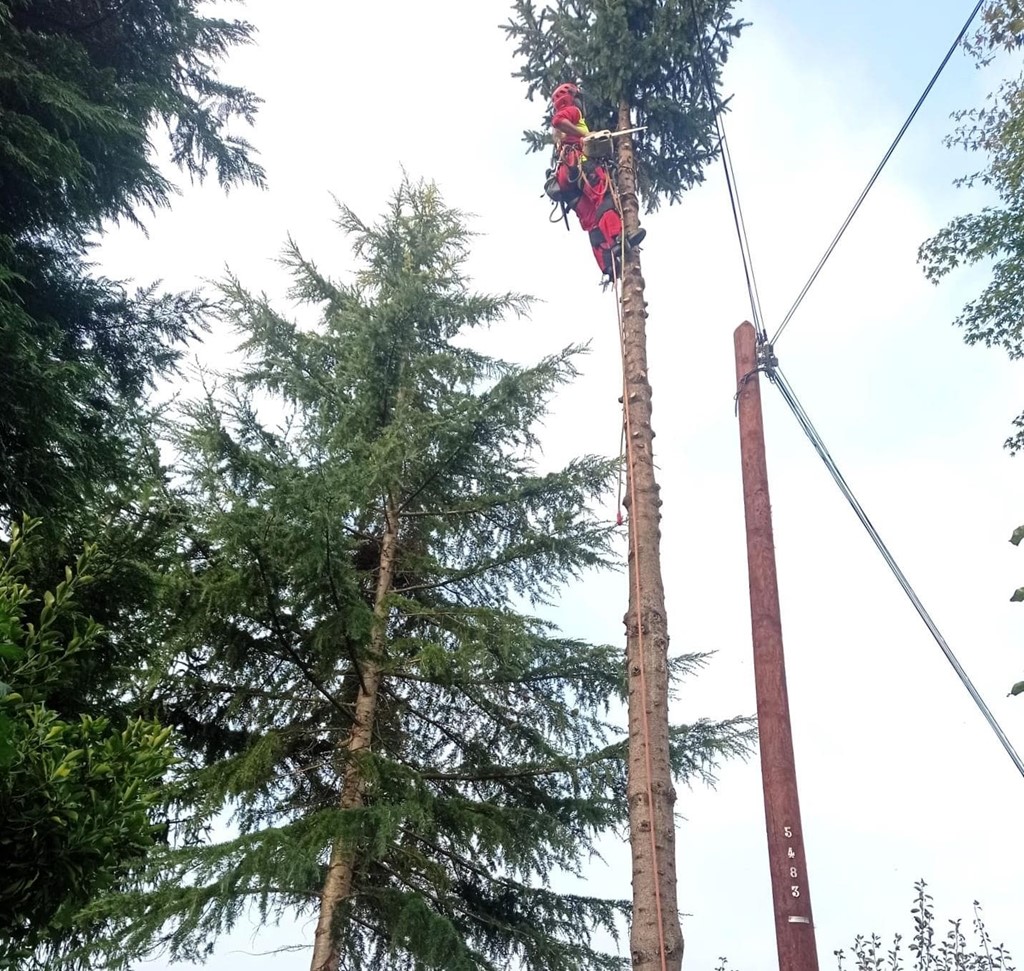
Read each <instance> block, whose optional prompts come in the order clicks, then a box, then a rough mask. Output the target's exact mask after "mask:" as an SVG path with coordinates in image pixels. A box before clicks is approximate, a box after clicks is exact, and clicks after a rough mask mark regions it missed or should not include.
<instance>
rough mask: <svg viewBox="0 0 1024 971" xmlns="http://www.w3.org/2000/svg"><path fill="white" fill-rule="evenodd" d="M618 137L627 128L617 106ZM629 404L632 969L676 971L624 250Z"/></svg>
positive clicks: (668, 805) (649, 487) (632, 177)
mask: <svg viewBox="0 0 1024 971" xmlns="http://www.w3.org/2000/svg"><path fill="white" fill-rule="evenodd" d="M618 127H619V129H624V128H630V127H632V123H631V121H630V111H629V106H628V105H627V104H626V103H624V102H623V103H622V104H620V105H619V117H618ZM616 141H617V143H618V146H617V151H618V167H619V174H618V188H619V199H620V203H621V206H622V216H623V230H624V232H625V234H626V235H627V236H630V235H632V234H633V233H635V232H636V230H637V229H638V227H639V225H640V217H639V205H638V202H637V196H636V168H635V164H634V156H633V139H632V137H631V136H628V135H627V136H624V137H622V138H619V139H616ZM622 277H623V279H622V326H623V335H622V355H623V362H622V363H623V386H624V388H623V403H624V405H625V407H626V409H627V417H628V428H627V433H626V450H627V451H626V455H627V460H628V477H629V478H628V483H629V495H628V497H627V503H628V505H627V509H628V510H629V611H628V613H627V614H626V617H625V624H626V663H627V669H628V674H629V783H628V790H627V791H628V797H629V831H630V843H631V846H632V855H633V921H632V926H631V928H630V940H629V943H630V953H631V955H632V960H633V968H634V971H662V967H663V963H662V956H663V952H664V968H665V969H667V971H679V969H680V968H681V967H682V963H683V935H682V930H681V928H680V926H679V908H678V904H677V900H676V835H675V814H674V805H675V798H676V793H675V789H674V787H673V785H672V772H671V767H670V764H669V735H668V619H667V616H666V612H665V588H664V585H663V583H662V579H661V529H660V526H659V523H660V520H661V513H660V511H659V507H660V506H661V499H660V498H659V495H658V491H659V489H658V484H657V482H656V481H655V478H654V449H653V440H654V431H653V429H652V428H651V386H650V383H649V382H648V380H647V330H646V328H647V312H646V304H645V302H644V278H643V276H642V274H641V271H640V256H639V253H637V252H634V251H631V250H627V252H626V259H625V264H624V266H623V273H622Z"/></svg>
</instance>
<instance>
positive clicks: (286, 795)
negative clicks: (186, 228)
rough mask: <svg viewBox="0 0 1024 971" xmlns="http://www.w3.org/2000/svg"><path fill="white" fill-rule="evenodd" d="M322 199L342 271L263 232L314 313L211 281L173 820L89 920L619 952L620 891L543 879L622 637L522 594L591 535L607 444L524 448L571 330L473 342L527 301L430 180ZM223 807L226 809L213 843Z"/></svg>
mask: <svg viewBox="0 0 1024 971" xmlns="http://www.w3.org/2000/svg"><path fill="white" fill-rule="evenodd" d="M340 225H341V227H342V228H343V229H344V230H345V231H346V232H347V233H348V234H350V235H351V237H352V239H353V240H354V251H355V253H356V254H357V255H358V257H359V258H360V261H361V269H360V270H359V272H358V274H356V275H355V277H354V278H353V279H352V280H351V282H348V283H343V282H339V281H337V280H334V279H331V278H329V277H328V276H327V275H325V274H324V273H322V272H321V271H320V270H319V269H318V268H317V267H316V266H314V265H313V264H312V263H310V262H309V261H308V260H306V259H305V258H304V257H303V256H302V255H301V253H300V252H299V251H298V249H296V247H295V246H294V244H292V245H289V247H288V249H287V251H286V255H285V257H284V261H285V263H286V264H287V266H288V268H289V269H290V271H291V274H292V279H293V290H292V293H293V295H294V296H295V297H296V298H298V300H299V301H300V302H301V303H302V304H305V305H306V306H307V308H310V307H311V308H316V311H317V312H318V315H319V323H318V325H316V326H313V327H309V326H306V327H299V326H297V325H296V324H295V323H294V322H292V321H291V320H289V319H287V318H286V317H285V316H283V315H282V314H280V313H279V312H278V311H276V310H275V309H274V308H273V307H272V306H271V304H270V303H269V302H268V300H267V299H266V298H265V297H261V296H256V295H253V294H251V293H249V292H248V291H247V290H245V289H244V288H243V287H242V285H241V284H240V283H239V282H238V281H234V280H232V281H230V282H229V283H228V284H227V286H226V288H225V292H224V304H223V307H224V313H225V315H226V317H227V319H228V320H229V321H230V322H232V323H233V324H235V325H236V326H237V327H238V328H239V329H240V332H241V333H243V334H244V337H245V343H244V347H245V350H246V352H247V355H248V357H247V363H246V365H245V367H244V368H243V369H242V370H241V372H240V373H238V374H237V375H235V376H234V377H230V378H224V379H223V380H222V382H221V383H220V384H219V385H218V386H217V387H213V388H210V389H209V393H208V395H207V397H206V398H205V399H204V400H203V401H201V402H200V403H198V404H197V405H195V406H194V408H192V410H191V412H190V417H189V420H188V421H187V422H186V423H185V427H184V431H183V434H184V436H185V437H184V439H183V442H182V443H181V444H182V452H183V455H184V456H185V457H186V462H187V468H186V469H185V474H186V477H187V482H188V497H187V498H188V502H189V506H190V514H189V516H188V519H187V523H188V527H187V531H188V540H187V546H188V551H189V557H188V558H189V570H188V572H187V573H186V574H183V575H182V576H180V577H179V578H178V579H177V580H176V584H177V585H178V589H179V600H178V602H177V603H175V604H173V605H171V606H172V608H173V610H174V612H175V613H176V614H177V615H178V616H179V617H180V618H181V623H180V627H179V629H178V631H177V634H176V637H175V638H174V641H173V644H172V648H173V649H172V650H171V653H170V655H169V658H168V662H167V665H166V669H165V671H164V672H163V677H162V678H161V679H160V684H159V687H158V688H157V691H156V694H155V696H154V704H155V709H154V710H155V713H157V714H159V715H160V717H161V718H162V719H163V720H164V721H165V723H166V724H170V725H174V726H175V727H176V728H177V737H178V738H179V739H180V740H181V741H182V743H183V744H184V745H185V746H186V747H187V750H188V752H189V753H190V754H189V756H188V762H189V771H187V772H185V774H184V775H183V777H182V780H181V783H180V789H179V798H180V800H181V802H182V804H183V805H184V806H186V807H193V808H192V812H193V814H194V818H193V822H192V823H191V824H190V826H189V827H186V829H185V831H184V832H182V833H179V834H178V836H177V840H178V846H177V848H175V849H170V850H169V851H168V853H167V854H166V856H165V857H164V858H163V859H157V860H155V861H154V862H153V867H154V873H153V874H152V875H151V878H150V879H151V880H153V881H155V886H152V885H149V886H147V885H143V886H141V887H140V889H139V891H138V893H137V894H135V895H133V896H128V897H122V898H119V899H118V898H114V899H111V900H108V901H104V902H101V903H100V904H98V905H97V908H96V910H95V916H97V917H101V916H105V917H106V918H107V919H109V920H111V921H112V926H113V928H114V933H113V935H112V936H113V937H114V939H115V941H114V946H113V950H114V951H117V952H118V953H120V954H121V956H122V957H125V956H126V955H127V956H131V955H133V954H138V953H140V952H144V951H145V949H146V948H147V947H148V946H150V945H151V944H153V942H154V941H159V942H160V943H161V944H162V945H163V946H165V947H166V948H167V949H168V951H169V954H170V956H171V957H172V958H195V957H199V956H202V955H204V954H205V953H207V948H208V947H210V946H211V945H212V942H213V940H214V939H215V938H216V936H217V935H218V934H219V933H220V932H222V931H223V930H225V929H226V928H229V927H230V926H231V925H232V924H233V922H234V921H235V920H236V919H237V917H238V916H239V914H240V913H242V912H243V911H244V910H245V908H246V907H247V905H249V904H250V903H251V904H253V905H255V907H256V908H257V909H258V912H259V913H260V914H261V915H262V917H263V919H265V920H270V919H273V918H274V917H277V916H280V915H281V914H283V913H290V914H294V913H299V914H312V915H315V916H316V917H317V925H316V931H315V935H314V941H313V954H312V964H311V966H312V968H313V969H315V971H336V969H338V968H341V967H343V968H351V969H356V968H385V967H386V968H389V969H396V971H398V969H406V968H408V969H431V968H434V969H451V971H484V969H499V968H501V969H504V968H510V967H521V968H524V969H537V971H540V969H551V971H554V969H557V971H572V969H580V971H582V969H588V971H599V969H612V968H616V969H618V968H621V967H622V962H621V960H620V959H619V958H617V957H614V956H610V955H607V954H603V953H601V952H600V951H598V950H597V949H595V948H594V947H593V946H592V945H591V940H590V939H591V934H592V933H593V931H594V930H595V929H596V928H605V929H606V930H609V931H612V932H614V928H615V924H616V919H617V918H618V917H619V916H620V915H622V914H623V908H624V906H625V905H624V903H623V902H621V901H617V900H607V899H603V897H602V896H600V895H597V894H594V895H586V896H580V895H573V894H567V893H559V892H556V891H555V890H553V889H551V887H550V886H549V878H550V876H551V875H552V874H553V873H554V872H556V871H558V870H560V869H567V870H570V871H572V870H575V869H576V868H577V866H578V865H579V864H580V863H581V862H582V861H584V860H586V859H587V857H588V855H589V854H590V853H591V851H592V849H593V847H594V840H595V838H596V837H597V836H598V835H599V834H601V833H604V832H606V831H608V830H609V829H610V828H613V827H616V826H622V825H624V824H625V820H626V812H627V810H626V793H625V745H624V739H623V738H622V737H621V734H620V733H619V732H618V731H616V730H615V729H614V727H613V726H612V725H610V724H609V723H608V721H607V708H608V706H609V704H610V703H611V702H613V701H615V700H617V699H620V698H621V697H622V693H623V690H624V681H625V679H624V676H623V672H622V664H621V658H620V656H619V652H618V651H617V650H615V649H613V648H610V647H606V646H600V645H593V644H589V643H585V642H582V641H579V640H576V639H573V638H569V637H565V636H562V635H561V634H560V633H559V632H558V631H557V630H556V629H555V628H553V627H552V626H551V625H550V624H549V623H545V622H544V621H542V620H540V619H538V618H537V617H535V616H531V615H530V614H529V613H526V612H524V610H525V609H526V608H528V607H529V606H530V605H538V604H541V603H544V602H550V601H553V600H554V599H555V598H556V597H557V592H558V590H559V587H560V586H561V585H562V584H563V583H564V582H565V581H567V580H568V579H570V578H573V577H576V576H579V575H580V574H581V573H582V572H583V571H585V570H588V569H591V568H597V567H601V566H603V565H605V564H606V563H607V562H608V560H609V551H608V541H609V532H608V527H607V526H606V525H604V524H602V523H600V522H598V521H597V520H596V519H595V518H594V517H593V516H592V515H591V513H590V511H589V506H590V504H591V503H592V502H593V501H594V500H595V499H596V498H597V497H598V496H599V495H600V494H602V493H603V491H604V490H605V489H606V487H607V486H608V484H609V480H610V476H612V475H613V466H612V464H611V463H609V462H608V461H606V460H602V459H597V458H594V457H583V458H580V459H577V460H575V461H573V462H571V463H570V464H568V465H567V466H566V467H565V468H562V469H559V470H556V471H548V472H542V471H540V470H539V469H538V468H537V466H536V457H535V446H536V444H537V442H536V437H535V435H536V426H537V422H538V420H539V419H540V418H541V417H542V416H543V414H544V412H545V407H546V402H547V400H548V398H549V397H550V395H551V394H552V393H553V392H554V391H555V389H556V388H557V387H558V386H559V385H561V384H562V383H563V382H564V381H566V380H568V379H569V378H570V377H572V375H573V373H574V365H573V360H574V358H575V356H576V355H577V353H578V349H577V348H568V349H566V350H565V351H564V352H562V353H559V354H556V355H554V356H552V357H549V358H545V359H544V360H542V361H540V362H538V363H537V364H535V365H533V366H528V367H521V366H516V365H512V364H510V363H507V362H504V361H501V360H497V359H494V358H491V357H487V356H484V355H482V354H480V353H477V352H475V351H473V350H472V349H470V348H469V346H468V343H469V337H470V336H471V332H472V330H473V329H474V328H478V327H481V326H484V325H486V324H489V323H491V322H495V321H498V320H499V319H501V318H503V317H505V316H506V315H509V314H520V313H522V312H523V311H524V310H525V309H526V307H527V305H528V301H527V300H526V299H524V298H523V297H521V296H518V295H516V294H500V295H487V294H479V293H474V292H473V291H471V290H470V288H469V285H468V281H467V279H466V277H465V271H464V268H463V262H464V260H465V258H466V254H467V246H468V241H469V233H468V232H467V230H466V228H465V226H464V223H463V219H462V216H461V215H460V214H459V213H458V212H455V211H452V210H450V209H448V208H446V207H445V205H444V204H443V202H442V200H441V199H440V198H439V195H438V193H437V190H436V189H435V188H434V187H432V186H429V185H422V184H410V183H408V182H406V183H403V185H402V186H401V187H400V189H399V190H398V191H397V193H396V194H395V196H394V197H393V199H392V201H391V203H390V206H389V208H388V210H387V212H386V214H385V217H384V219H383V220H382V221H381V222H380V223H379V224H376V225H367V224H365V223H363V222H362V221H361V220H360V219H359V218H358V217H357V216H356V214H355V213H354V212H352V211H351V210H349V209H342V211H341V217H340ZM698 662H699V659H698V658H694V657H690V658H685V659H682V660H680V661H679V662H678V663H677V668H678V670H679V671H680V672H682V671H684V670H685V669H687V668H691V667H693V666H694V665H695V664H697V663H698ZM747 742H748V726H747V725H746V724H745V723H743V722H725V723H720V724H719V723H709V722H699V723H697V724H695V725H693V726H689V727H686V728H679V729H677V730H676V731H675V732H674V733H673V736H672V739H671V745H670V755H671V759H672V762H673V766H674V768H675V770H676V771H677V772H679V773H681V774H682V775H683V776H686V775H692V776H696V777H700V776H702V775H707V774H708V773H709V772H711V771H712V769H713V767H714V765H715V764H716V763H717V761H718V759H719V758H721V757H723V756H727V755H730V754H734V753H737V752H741V751H743V750H745V747H746V745H747ZM225 811H230V812H231V819H232V824H233V826H234V828H235V832H236V835H235V836H234V837H233V838H228V839H223V840H220V841H216V840H214V841H211V840H210V839H209V838H208V837H209V834H208V833H205V834H204V831H203V827H204V826H205V825H206V824H208V823H210V822H211V821H212V820H214V819H215V818H217V817H218V815H219V814H221V813H223V812H225ZM184 813H185V810H184V809H183V810H181V811H179V813H178V815H182V814H184ZM107 961H108V965H110V966H113V963H112V962H113V957H112V956H111V954H108V957H107ZM114 963H116V962H114Z"/></svg>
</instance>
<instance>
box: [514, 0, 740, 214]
mask: <svg viewBox="0 0 1024 971" xmlns="http://www.w3.org/2000/svg"><path fill="white" fill-rule="evenodd" d="M734 5H735V4H734V0H614V2H610V3H606V2H593V0H583V2H580V0H555V2H554V3H543V4H537V3H535V2H534V0H516V2H515V5H514V8H513V9H514V13H513V16H512V17H511V18H510V19H509V22H508V23H507V24H506V25H505V27H504V30H505V33H506V35H507V36H508V37H509V39H510V40H511V41H512V42H513V43H514V44H515V45H516V54H517V55H518V56H519V58H520V63H521V66H520V68H519V69H518V71H516V73H515V76H516V77H520V78H522V79H523V80H524V81H525V82H526V83H527V96H528V97H529V98H531V99H532V98H533V96H534V95H536V94H539V95H540V96H541V97H542V98H543V99H544V100H545V101H547V100H548V99H549V98H550V97H551V92H552V91H553V90H554V89H555V88H556V87H557V86H558V85H559V84H560V83H562V82H564V81H574V82H577V83H579V84H580V85H581V86H582V89H583V92H584V99H585V101H586V108H587V110H586V115H587V121H588V123H589V125H590V128H591V130H596V129H600V128H610V129H613V130H614V129H616V128H619V127H621V126H620V125H619V107H620V105H622V104H623V103H625V104H626V105H628V106H629V110H630V112H631V114H632V124H633V125H636V126H639V127H643V128H644V129H645V130H644V131H640V132H637V133H636V135H635V136H634V142H635V146H636V186H637V192H638V194H639V196H640V199H641V201H642V202H643V203H644V205H645V207H646V208H647V210H648V211H650V210H653V209H656V208H657V207H658V205H659V204H660V202H661V201H662V200H663V199H666V198H667V199H668V200H669V201H670V202H679V201H680V200H681V199H682V195H683V193H684V192H685V191H686V190H687V189H689V188H690V187H692V186H693V185H696V184H698V183H700V182H702V181H703V178H704V169H705V167H706V165H707V163H708V162H709V161H711V160H713V159H714V158H716V157H717V154H718V142H717V137H716V130H715V117H716V115H717V114H718V112H719V111H720V110H722V108H723V104H722V103H721V101H720V99H719V98H718V97H717V95H715V96H714V101H711V100H710V99H709V89H710V90H711V91H715V92H717V90H718V86H719V82H720V78H721V70H722V67H723V66H724V64H725V62H726V58H727V57H728V55H729V51H730V48H731V45H732V42H733V41H734V40H735V39H736V38H737V37H738V36H739V34H740V31H741V30H742V29H743V27H744V26H745V23H744V22H743V21H742V20H738V19H736V18H734V16H733V12H732V11H733V7H734ZM524 134H525V138H526V140H527V143H528V144H529V145H530V147H531V148H532V149H534V150H540V149H543V148H545V147H546V146H547V145H549V144H550V138H549V136H548V134H547V132H546V131H533V132H526V133H524Z"/></svg>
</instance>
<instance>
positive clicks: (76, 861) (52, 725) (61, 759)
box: [0, 522, 171, 967]
mask: <svg viewBox="0 0 1024 971" xmlns="http://www.w3.org/2000/svg"><path fill="white" fill-rule="evenodd" d="M32 528H33V524H32V523H31V522H29V523H28V524H27V527H26V528H24V529H22V528H20V527H15V528H14V530H13V532H12V537H11V540H10V543H9V544H8V547H9V549H8V553H7V554H6V555H5V556H4V557H3V558H0V819H2V820H3V825H2V827H0V859H2V860H3V879H2V880H0V966H2V967H9V966H12V965H15V964H16V963H17V961H18V960H19V959H24V958H27V957H28V955H29V954H31V952H32V950H33V949H34V948H35V947H37V946H39V945H40V944H42V945H43V946H44V948H45V947H46V946H51V947H52V946H56V945H57V944H58V943H59V942H60V941H61V940H62V939H63V937H64V935H66V934H67V933H68V931H69V929H70V927H71V922H72V918H73V915H74V914H75V913H76V912H77V911H78V909H79V908H81V907H82V906H83V905H85V904H86V903H88V902H89V900H90V899H92V898H93V897H94V896H96V895H97V894H99V893H101V892H103V891H106V890H109V889H110V887H111V886H112V885H113V884H114V883H115V881H116V880H117V879H118V878H119V877H121V876H122V875H123V873H124V872H125V870H126V869H127V867H128V866H129V865H130V864H132V863H134V862H136V861H137V860H138V859H139V858H140V857H142V856H143V855H144V854H145V853H146V852H147V850H149V849H150V848H151V847H152V846H153V845H154V843H155V842H156V840H157V837H158V829H157V827H155V826H154V824H153V821H152V819H151V815H150V809H151V807H152V806H153V804H154V803H155V802H156V799H157V794H158V791H159V784H160V780H161V777H162V776H163V774H164V772H165V771H166V770H167V768H168V767H169V765H170V761H171V757H170V755H171V753H170V745H169V743H168V741H167V738H168V734H169V732H168V731H167V730H161V729H160V726H159V725H156V724H155V723H152V722H145V721H141V720H137V719H136V720H130V721H120V722H115V721H113V720H112V719H110V718H104V717H99V718H93V717H91V716H89V715H80V716H78V717H74V716H73V715H69V714H68V713H67V712H65V711H63V710H62V709H61V708H60V707H55V706H54V705H53V704H52V703H51V700H50V699H52V698H53V697H54V696H55V695H59V694H60V693H62V692H63V693H65V694H67V693H71V694H73V693H74V686H75V682H76V681H77V679H78V678H80V677H81V675H82V661H83V659H86V658H88V656H89V654H90V653H91V651H92V650H93V649H94V647H95V645H96V644H97V641H98V639H99V633H100V630H99V627H98V626H97V624H96V623H95V621H93V620H92V619H91V618H87V617H83V616H82V614H81V613H80V609H79V604H78V602H77V601H78V597H79V593H80V591H81V589H82V588H83V586H85V585H87V584H88V583H89V582H90V580H91V577H90V576H89V573H88V571H89V570H90V569H91V565H92V562H93V560H94V558H95V550H94V549H92V548H88V549H86V551H85V553H84V554H82V556H80V557H79V558H78V562H77V565H76V568H75V569H74V570H72V569H70V568H68V570H67V572H66V576H65V579H64V580H63V582H61V583H60V584H58V586H57V587H56V589H55V590H54V591H52V592H46V593H45V594H43V597H42V609H41V610H39V611H38V617H39V620H38V623H37V624H33V623H31V622H30V621H28V620H27V618H26V607H27V606H28V605H30V604H31V602H32V601H33V599H34V598H33V594H32V591H31V590H30V589H29V587H28V586H27V585H26V584H25V583H24V582H23V580H22V578H21V571H22V566H23V560H24V547H23V542H24V540H25V538H26V535H27V534H29V533H31V531H32Z"/></svg>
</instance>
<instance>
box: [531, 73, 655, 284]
mask: <svg viewBox="0 0 1024 971" xmlns="http://www.w3.org/2000/svg"><path fill="white" fill-rule="evenodd" d="M551 102H552V105H553V108H554V111H553V113H552V116H551V133H552V137H553V139H554V142H555V159H556V161H555V168H554V170H553V171H552V170H550V169H549V170H548V180H547V183H546V184H545V186H544V189H545V191H546V192H547V194H548V196H549V197H550V198H551V199H553V200H554V201H555V202H560V203H562V205H563V206H564V207H565V208H566V209H572V210H574V211H575V213H576V216H577V218H578V219H579V221H580V226H581V228H582V229H583V230H585V231H586V232H587V233H588V234H589V235H590V245H591V247H592V248H593V251H594V259H596V260H597V265H598V266H599V267H600V268H601V272H602V273H604V274H605V275H606V276H607V277H608V278H609V279H610V278H612V276H613V268H614V275H615V276H618V273H619V270H620V267H619V259H620V254H621V248H622V216H621V215H620V214H619V211H618V209H617V208H616V206H615V199H614V195H613V193H612V187H611V175H610V173H609V172H608V169H607V168H605V167H604V166H603V165H601V164H599V163H598V162H597V161H595V160H593V159H588V158H587V157H586V156H585V155H584V154H583V139H584V138H585V137H586V136H587V135H589V134H590V129H589V128H588V127H587V122H586V120H585V119H584V117H583V102H582V99H581V98H580V89H579V88H578V87H577V86H576V85H575V84H560V85H559V86H558V87H557V88H555V91H554V93H553V94H552V96H551ZM646 235H647V230H646V229H639V230H637V232H635V233H634V234H633V235H632V236H631V237H630V238H629V239H628V241H627V243H628V245H629V246H630V247H633V246H639V245H640V243H641V242H642V241H643V238H644V236H646Z"/></svg>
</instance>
